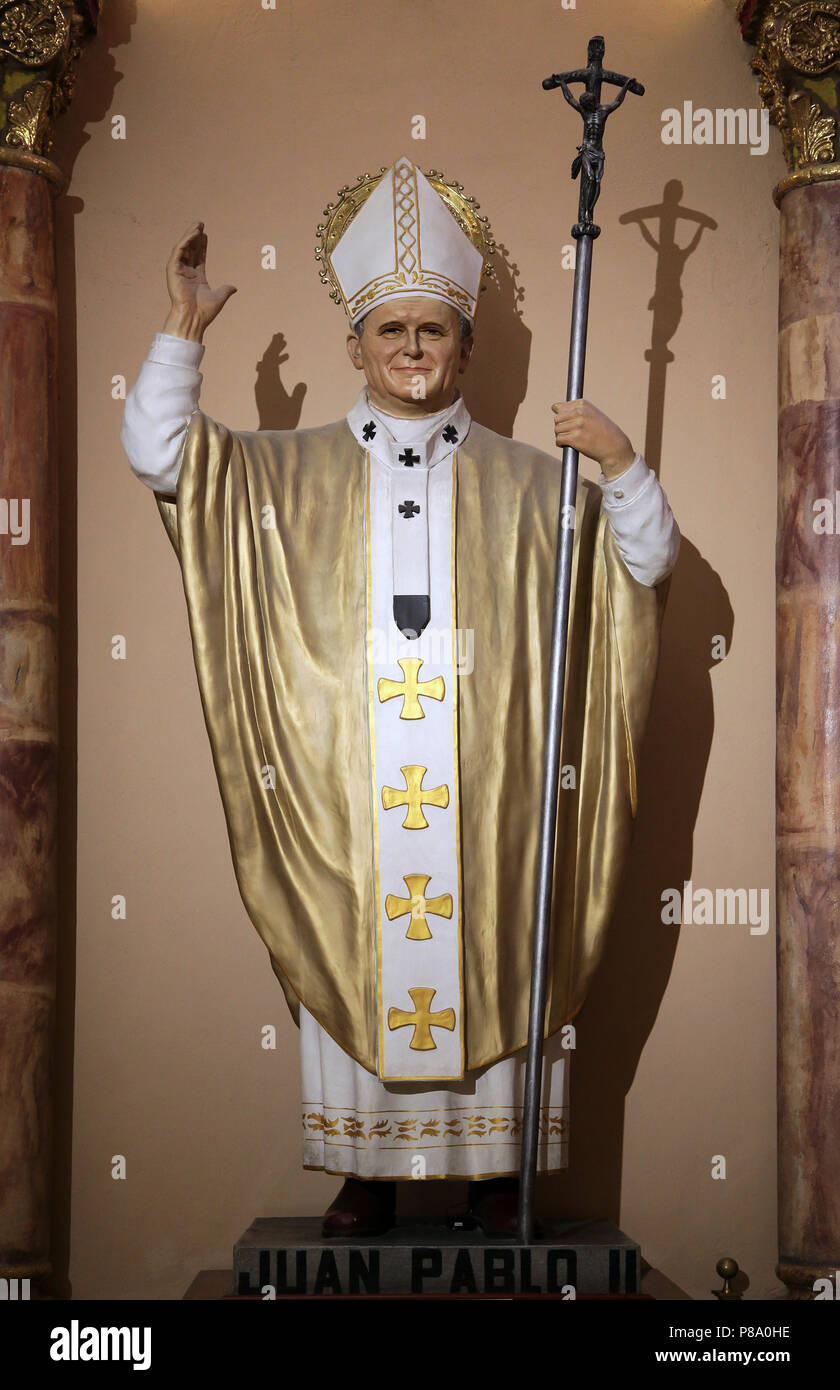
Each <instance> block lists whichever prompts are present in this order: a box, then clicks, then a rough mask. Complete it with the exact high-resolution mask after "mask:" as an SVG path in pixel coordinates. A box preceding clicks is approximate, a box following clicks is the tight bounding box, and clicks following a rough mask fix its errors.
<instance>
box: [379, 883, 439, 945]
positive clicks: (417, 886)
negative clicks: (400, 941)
mask: <svg viewBox="0 0 840 1390" xmlns="http://www.w3.org/2000/svg"><path fill="white" fill-rule="evenodd" d="M403 882H404V884H405V886H406V888H407V889H408V891H409V893H410V895H411V896H410V897H408V898H398V897H397V896H396V895H395V894H394V893H389V894H388V896H387V898H386V899H385V911H386V912H387V914H388V919H389V921H391V922H393V920H394V918H395V917H404V916H405V914H406V913H407V912H410V913H411V922H410V924H409V928H408V931H407V932H406V937H407V939H408V940H409V941H428V940H429V938H430V937H431V935H432V933H431V932H430V931H429V925H428V923H427V921H426V913H427V912H431V913H433V914H434V916H435V917H451V916H452V894H451V893H444V894H443V895H442V897H440V898H427V897H426V896H425V894H426V884H427V883H429V882H430V876H429V874H404V875H403Z"/></svg>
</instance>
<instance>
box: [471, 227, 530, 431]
mask: <svg viewBox="0 0 840 1390" xmlns="http://www.w3.org/2000/svg"><path fill="white" fill-rule="evenodd" d="M494 264H495V283H494V281H493V280H491V281H490V283H489V284H488V285H486V287H485V288H484V289H483V290H482V292H481V296H480V299H479V302H478V310H477V312H476V318H475V347H474V349H473V354H472V357H471V359H470V364H469V368H468V370H467V371H466V372H465V374H464V378H463V385H462V386H461V390H462V392H463V396H464V403H465V405H466V407H467V409H468V410H469V412H470V415H471V416H472V417H473V419H474V420H477V421H478V423H479V424H481V425H484V426H485V427H486V428H487V429H489V430H495V432H496V434H503V435H505V436H506V437H507V438H508V439H510V438H511V437H512V436H513V427H514V424H515V422H516V415H517V411H518V410H519V407H520V406H521V404H522V402H523V401H524V399H525V393H526V391H527V389H528V363H529V361H530V358H531V330H530V328H528V327H527V325H526V324H525V322H524V320H523V317H522V309H521V308H520V305H521V303H522V300H523V299H524V298H525V291H524V289H523V288H522V286H521V285H520V283H519V267H518V266H516V265H515V264H514V263H513V262H512V261H511V259H510V255H509V252H508V251H507V250H506V248H505V247H504V246H501V245H500V244H499V243H497V245H496V255H495V257H494ZM500 362H503V363H504V370H502V371H500V370H499V363H500Z"/></svg>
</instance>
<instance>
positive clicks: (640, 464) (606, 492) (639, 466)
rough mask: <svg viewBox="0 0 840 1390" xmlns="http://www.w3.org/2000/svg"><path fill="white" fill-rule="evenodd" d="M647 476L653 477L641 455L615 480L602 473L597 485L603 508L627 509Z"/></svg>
mask: <svg viewBox="0 0 840 1390" xmlns="http://www.w3.org/2000/svg"><path fill="white" fill-rule="evenodd" d="M649 476H653V475H652V473H651V470H650V469H649V468H648V466H647V464H646V463H645V461H644V459H643V458H642V456H641V454H637V455H636V457H635V458H634V460H633V462H632V463H631V465H630V467H629V468H625V470H624V472H623V473H621V474H619V476H618V477H617V478H607V477H606V476H605V475H604V474H603V473H602V474H601V475H600V477H599V478H598V484H599V486H600V489H601V492H602V493H603V496H604V506H605V507H606V508H607V509H608V510H609V509H611V508H613V507H615V508H621V507H627V506H629V505H630V504H631V503H632V502H634V501H635V500H636V498H637V497H638V495H639V493H640V492H641V490H642V488H643V487H644V485H645V483H646V482H647V480H648V477H649Z"/></svg>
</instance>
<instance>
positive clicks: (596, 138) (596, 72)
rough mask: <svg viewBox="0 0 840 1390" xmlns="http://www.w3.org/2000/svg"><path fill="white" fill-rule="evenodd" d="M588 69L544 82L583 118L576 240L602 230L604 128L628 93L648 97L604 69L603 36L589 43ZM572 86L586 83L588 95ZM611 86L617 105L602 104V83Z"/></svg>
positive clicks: (628, 80) (637, 84)
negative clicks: (597, 214)
mask: <svg viewBox="0 0 840 1390" xmlns="http://www.w3.org/2000/svg"><path fill="white" fill-rule="evenodd" d="M586 56H587V58H588V60H589V61H588V66H587V67H585V68H575V69H574V71H572V72H555V73H553V74H552V76H551V77H547V78H546V79H545V81H544V82H543V87H544V88H545V89H546V91H549V90H551V88H552V87H559V88H560V90H561V92H562V93H563V96H564V97H565V98H566V100H567V102H568V103H569V105H570V106H573V107H574V109H575V110H576V111H577V112H579V113H580V115H581V116H582V118H583V140H582V141H581V143H580V144H579V145H578V147H577V149H578V153H577V155H576V156H575V159H574V161H573V163H572V178H573V179H576V178H577V176H578V174H580V175H581V180H580V199H579V202H578V220H577V222H576V223H575V225H574V227H573V228H572V236H574V237H580V236H584V235H586V236H592V237H596V236H598V234H599V232H600V230H601V229H600V227H598V226H596V224H595V223H594V222H593V221H592V209H593V208H594V206H595V204H596V203H597V201H598V197H599V195H600V192H601V178H602V176H603V173H604V128H605V126H606V124H607V117H608V116H610V115H611V114H612V112H613V111H615V110H616V108H617V107H619V106H620V105H621V103H622V102H623V100H624V98H625V97H626V95H627V93H628V91H630V92H633V93H634V94H635V95H636V96H642V95H643V94H644V90H645V89H644V87H643V86H642V84H641V82H637V81H636V79H635V78H634V77H625V76H624V74H623V73H618V72H609V71H605V69H604V68H603V66H602V63H603V57H604V40H603V38H602V37H601V36H600V35H596V37H595V38H592V39H590V40H589V47H588V49H587V55H586ZM570 82H583V83H584V85H585V91H583V92H581V95H580V98H579V99H578V98H577V97H575V95H574V93H573V92H571V91H570V90H569V86H568V84H569V83H570ZM602 82H610V83H611V84H612V85H613V86H615V87H620V89H621V90H620V91H619V93H618V96H617V97H616V99H615V101H613V102H610V103H609V104H605V105H602V104H601V83H602Z"/></svg>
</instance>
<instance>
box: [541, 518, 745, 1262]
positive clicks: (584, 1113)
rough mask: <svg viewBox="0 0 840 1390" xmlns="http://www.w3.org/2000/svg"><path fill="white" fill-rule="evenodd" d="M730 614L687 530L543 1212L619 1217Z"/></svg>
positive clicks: (663, 1120)
mask: <svg viewBox="0 0 840 1390" xmlns="http://www.w3.org/2000/svg"><path fill="white" fill-rule="evenodd" d="M733 622H734V619H733V612H732V607H731V605H730V602H729V598H728V596H727V593H726V590H725V588H724V586H723V584H722V582H721V580H720V578H719V576H718V575H717V574H716V573H715V572H714V570H713V569H712V568H711V567H710V565H709V564H708V563H707V562H706V561H705V560H704V559H703V557H702V555H701V554H700V552H699V551H698V550H697V548H696V546H694V545H693V544H692V543H691V541H689V540H687V539H686V537H685V535H683V538H682V544H681V547H680V554H679V558H678V560H677V563H676V565H675V567H674V571H673V574H672V576H671V588H670V593H669V595H668V603H667V607H666V609H665V618H664V621H663V628H662V643H661V648H660V658H659V668H658V672H657V678H656V684H655V687H654V693H653V700H652V704H651V710H650V718H649V720H648V725H647V730H646V734H645V739H644V743H643V746H642V749H641V754H640V760H639V762H640V768H639V781H638V790H639V803H638V812H637V816H636V821H635V824H634V826H633V837H632V843H631V848H630V854H629V856H628V861H627V867H626V870H625V873H624V875H623V878H622V883H621V888H620V890H619V901H618V906H617V909H616V911H615V913H614V916H613V919H612V922H611V925H610V931H609V933H608V936H607V943H606V948H605V951H604V956H603V959H602V962H601V965H600V967H599V970H598V972H597V974H596V976H595V979H594V981H593V984H592V987H591V989H590V991H589V994H588V996H587V999H586V1002H585V1003H584V1005H583V1008H582V1009H581V1011H580V1014H579V1015H578V1017H577V1019H576V1020H575V1027H576V1032H577V1037H576V1049H575V1051H574V1052H573V1053H572V1054H571V1070H570V1082H571V1086H570V1091H571V1094H570V1115H571V1121H570V1160H569V1168H568V1169H567V1170H566V1171H565V1172H564V1173H561V1174H557V1175H553V1176H550V1177H547V1178H544V1179H542V1180H541V1206H542V1207H543V1208H544V1209H545V1210H546V1211H555V1212H557V1213H558V1214H562V1215H563V1216H570V1217H577V1216H592V1217H608V1218H610V1219H611V1220H613V1221H616V1222H618V1221H619V1218H620V1207H621V1173H622V1158H623V1139H624V1107H625V1097H626V1095H627V1092H628V1091H629V1089H630V1087H631V1085H632V1084H633V1078H634V1076H635V1073H636V1068H637V1066H638V1062H639V1058H640V1056H641V1054H642V1051H643V1049H644V1046H645V1043H646V1041H647V1038H648V1036H649V1034H650V1032H651V1030H652V1029H653V1026H654V1023H655V1021H656V1017H657V1014H658V1012H659V1008H660V1005H661V1003H662V998H663V995H664V993H665V990H666V988H667V985H668V980H669V977H670V974H671V969H672V967H673V962H674V955H675V953H676V949H677V942H678V939H679V933H680V927H679V926H671V925H665V924H664V923H663V921H662V893H663V892H664V891H665V890H666V889H668V888H676V889H677V890H678V892H679V893H680V894H682V889H683V884H684V883H685V881H686V880H687V879H690V878H691V865H692V856H693V838H694V825H695V822H696V819H697V811H698V808H699V805H700V797H701V795H702V791H703V783H704V779H705V775H706V767H707V764H708V759H709V752H710V749H711V742H712V733H713V730H714V702H713V692H712V682H711V676H710V671H711V669H712V667H714V666H715V665H716V664H717V663H716V661H715V660H714V658H713V656H712V651H713V646H712V643H713V639H714V638H715V637H723V638H724V639H725V643H726V646H725V650H726V651H727V652H729V651H730V650H731V640H732V633H733ZM689 930H690V928H689ZM657 1125H658V1128H657V1130H656V1131H655V1132H653V1133H651V1135H650V1143H651V1144H661V1143H663V1142H664V1143H667V1142H668V1131H669V1127H670V1120H669V1116H668V1110H667V1106H666V1105H665V1104H664V1099H663V1106H662V1110H661V1112H660V1115H659V1117H658V1120H657ZM542 1184H544V1186H542ZM630 1234H631V1235H632V1232H631V1233H630Z"/></svg>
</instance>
